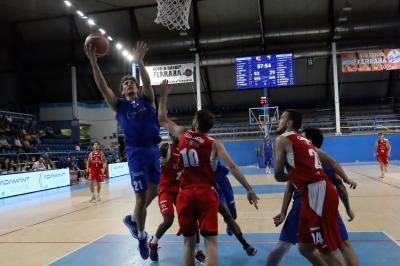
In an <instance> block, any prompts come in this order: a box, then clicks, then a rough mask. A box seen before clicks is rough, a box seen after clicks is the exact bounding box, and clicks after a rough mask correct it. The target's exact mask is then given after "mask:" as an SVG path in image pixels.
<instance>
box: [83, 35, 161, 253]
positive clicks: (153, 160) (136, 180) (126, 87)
mask: <svg viewBox="0 0 400 266" xmlns="http://www.w3.org/2000/svg"><path fill="white" fill-rule="evenodd" d="M147 51H148V46H147V44H145V43H144V42H138V43H137V45H136V48H135V49H134V50H133V53H134V55H135V58H136V60H137V65H138V67H139V72H140V78H141V80H142V82H143V86H142V87H139V84H138V82H137V81H136V79H135V78H133V77H132V76H129V75H128V76H124V77H123V78H122V79H121V83H120V92H121V95H122V97H121V98H118V97H116V95H115V94H114V92H113V90H112V89H110V87H109V86H108V85H107V82H106V80H105V79H104V76H103V74H102V73H101V70H100V67H99V65H98V64H97V57H96V50H95V48H94V47H92V46H91V45H86V46H85V52H86V55H87V57H88V58H89V61H90V63H91V65H92V69H93V75H94V79H95V81H96V84H97V87H98V88H99V90H100V92H101V94H102V95H103V97H104V99H105V101H106V102H107V104H108V105H109V106H110V107H111V109H113V110H114V111H115V112H116V113H117V115H116V118H117V120H118V123H119V124H120V125H121V127H122V129H123V131H124V135H125V139H124V141H125V151H126V157H127V159H128V166H129V172H130V175H131V184H132V187H133V190H134V191H135V197H136V201H135V209H134V213H133V215H127V216H126V217H125V218H124V219H123V222H124V224H125V225H126V226H127V227H128V228H129V231H130V232H131V234H132V236H133V237H134V238H136V239H138V240H139V251H140V255H141V256H142V258H143V259H147V258H148V257H149V247H148V245H147V233H146V232H145V221H146V209H147V206H148V205H149V204H150V203H151V202H152V200H153V199H154V198H155V197H156V196H157V187H158V183H159V180H160V152H159V147H158V143H159V142H160V140H161V139H160V136H159V133H160V125H159V123H158V118H157V112H156V105H155V100H154V99H155V97H154V90H153V87H152V86H151V83H150V77H149V75H148V73H147V71H146V69H145V66H144V63H143V58H144V56H145V55H146V53H147Z"/></svg>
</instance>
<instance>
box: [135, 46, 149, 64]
mask: <svg viewBox="0 0 400 266" xmlns="http://www.w3.org/2000/svg"><path fill="white" fill-rule="evenodd" d="M148 50H149V46H148V45H147V43H145V42H143V41H139V42H137V43H136V47H135V48H134V49H133V55H134V56H135V58H136V60H137V61H142V60H143V58H144V56H145V55H146V53H147V51H148Z"/></svg>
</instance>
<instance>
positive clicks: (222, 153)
mask: <svg viewBox="0 0 400 266" xmlns="http://www.w3.org/2000/svg"><path fill="white" fill-rule="evenodd" d="M213 145H214V147H213V149H215V151H216V156H217V157H218V159H221V160H222V161H224V163H225V165H226V168H228V169H229V171H230V172H231V173H232V175H233V176H234V177H235V179H236V180H237V181H238V182H239V183H240V184H241V185H242V186H243V187H244V188H245V189H246V191H247V200H248V201H249V203H250V204H252V205H254V207H255V208H256V209H258V200H259V197H258V196H257V194H256V193H255V192H254V191H253V188H252V187H251V185H250V184H249V183H248V182H247V180H246V177H244V175H243V174H242V173H241V172H240V170H239V168H238V167H237V165H236V164H235V162H234V161H233V160H232V158H231V156H230V155H229V154H228V152H227V151H226V149H225V147H224V144H222V143H221V142H220V141H217V140H216V141H214V144H213Z"/></svg>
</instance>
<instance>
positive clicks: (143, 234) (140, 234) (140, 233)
mask: <svg viewBox="0 0 400 266" xmlns="http://www.w3.org/2000/svg"><path fill="white" fill-rule="evenodd" d="M145 237H146V232H145V231H139V233H138V238H139V239H144V238H145Z"/></svg>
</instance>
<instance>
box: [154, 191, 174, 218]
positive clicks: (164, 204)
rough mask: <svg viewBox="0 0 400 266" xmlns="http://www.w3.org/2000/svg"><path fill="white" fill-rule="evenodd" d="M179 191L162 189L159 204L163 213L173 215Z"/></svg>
mask: <svg viewBox="0 0 400 266" xmlns="http://www.w3.org/2000/svg"><path fill="white" fill-rule="evenodd" d="M178 193H179V192H169V191H160V194H159V195H158V206H159V207H160V212H161V214H162V215H166V214H167V215H168V214H169V215H171V214H172V215H173V214H174V205H175V206H176V199H177V198H178Z"/></svg>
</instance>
